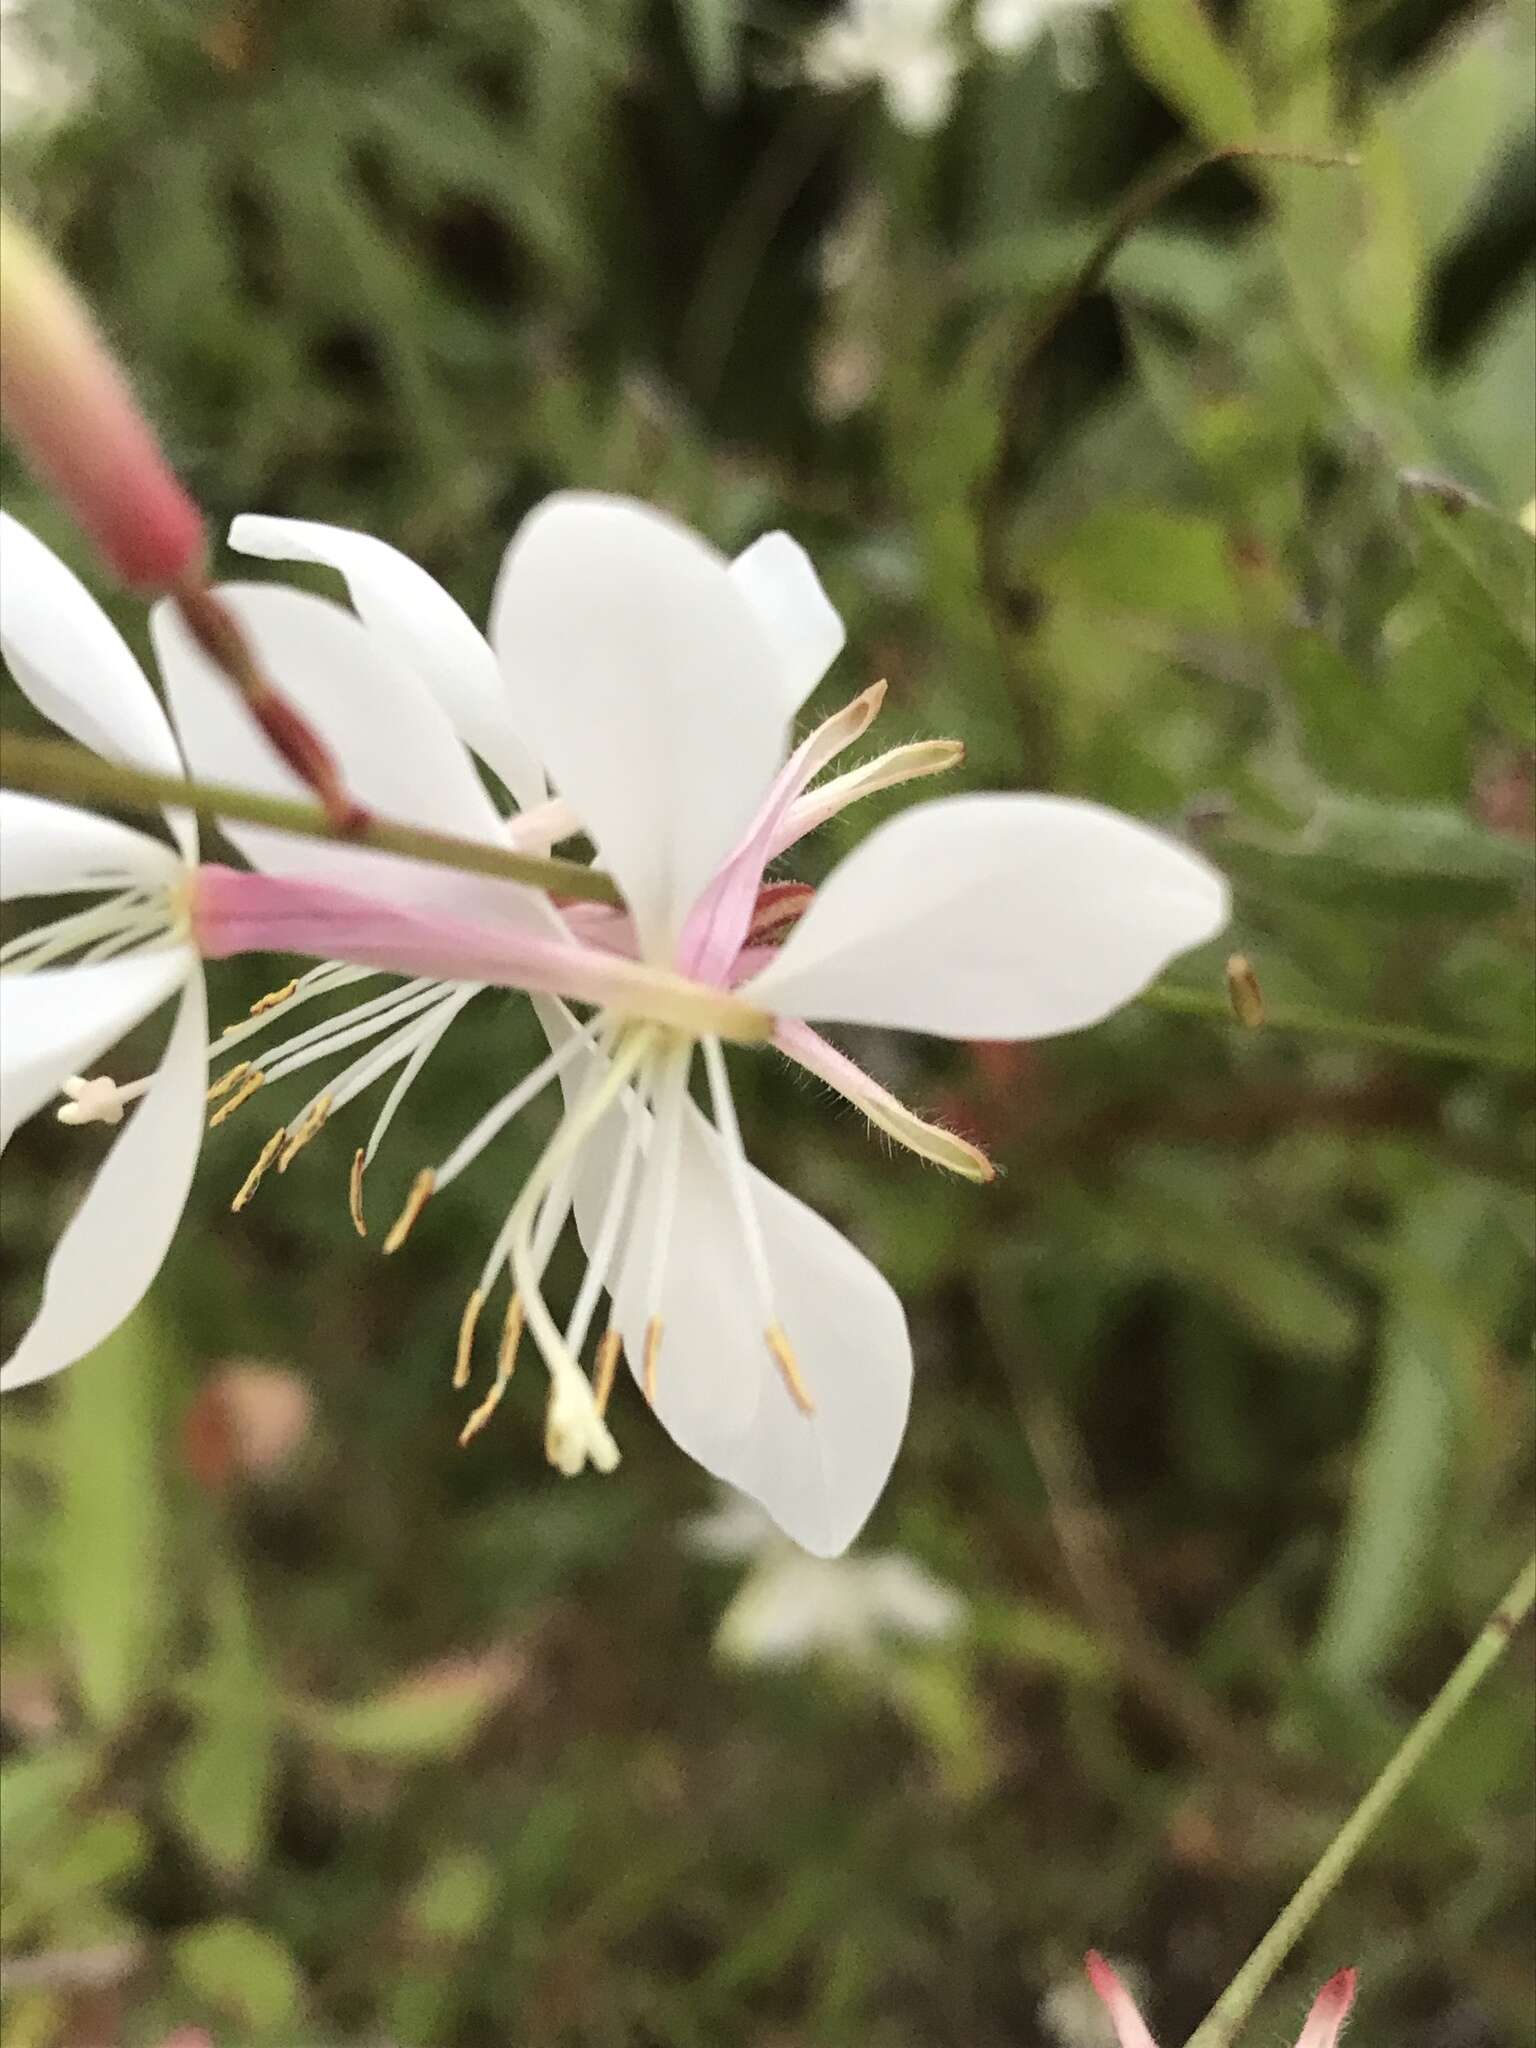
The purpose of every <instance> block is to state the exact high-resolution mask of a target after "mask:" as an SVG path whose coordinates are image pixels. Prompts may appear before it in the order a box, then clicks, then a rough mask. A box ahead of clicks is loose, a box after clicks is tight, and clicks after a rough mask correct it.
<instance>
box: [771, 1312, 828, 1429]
mask: <svg viewBox="0 0 1536 2048" xmlns="http://www.w3.org/2000/svg"><path fill="white" fill-rule="evenodd" d="M763 1335H764V1336H765V1337H766V1338H767V1340H768V1349H769V1350H770V1351H771V1352H772V1353H773V1362H774V1364H775V1365H776V1366H777V1367H778V1368H779V1375H780V1377H781V1378H782V1380H783V1382H784V1384H785V1386H786V1387H787V1388H788V1390H789V1398H790V1399H791V1400H792V1401H793V1402H794V1404H795V1406H796V1407H797V1408H798V1409H799V1410H800V1413H801V1414H802V1415H814V1414H815V1413H816V1403H815V1402H814V1401H813V1400H812V1399H811V1390H810V1388H809V1387H808V1386H807V1385H806V1384H805V1381H804V1380H803V1379H802V1378H801V1377H800V1365H799V1361H798V1360H797V1359H796V1357H795V1354H794V1350H793V1348H792V1347H791V1345H790V1341H789V1339H788V1337H787V1336H786V1335H785V1334H784V1329H783V1326H782V1325H781V1324H779V1323H770V1324H769V1325H768V1328H767V1329H766V1330H765V1331H764V1332H763Z"/></svg>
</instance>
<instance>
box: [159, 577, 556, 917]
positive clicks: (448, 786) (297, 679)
mask: <svg viewBox="0 0 1536 2048" xmlns="http://www.w3.org/2000/svg"><path fill="white" fill-rule="evenodd" d="M219 595H220V596H221V597H222V598H223V599H224V601H225V602H226V603H227V604H228V605H229V607H230V609H231V610H232V611H233V612H234V614H235V616H236V618H237V619H238V620H239V622H240V624H241V626H242V627H243V628H244V630H245V633H246V635H247V637H248V639H249V640H250V642H251V645H252V647H253V649H254V650H255V654H256V657H257V661H258V663H259V664H260V666H261V667H262V668H263V670H264V671H265V672H266V674H267V675H269V676H270V677H271V679H272V681H273V683H274V684H275V685H276V686H277V687H278V689H280V690H281V691H282V692H283V694H284V695H285V696H286V697H288V698H289V699H290V700H291V701H292V702H293V704H294V705H295V706H296V707H297V708H298V710H300V711H301V712H302V713H303V714H304V716H305V717H306V718H307V719H308V720H309V721H310V723H311V724H312V725H313V726H314V727H315V729H316V731H317V732H318V733H319V735H320V737H321V738H322V739H323V740H324V741H325V742H326V744H327V745H328V746H329V747H330V748H331V750H332V751H333V753H334V754H335V756H336V760H337V763H338V765H339V767H340V770H341V776H342V780H343V782H344V783H345V784H346V786H347V788H348V789H349V790H350V792H351V793H352V795H353V796H355V797H356V798H357V800H358V801H359V802H360V803H362V804H363V805H364V806H365V807H366V808H367V809H369V810H371V811H373V812H376V813H377V815H378V816H380V817H381V818H388V819H393V820H395V821H397V822H400V823H404V824H411V825H424V826H427V827H430V828H431V829H433V830H435V831H439V832H452V833H456V834H458V835H459V836H460V837H461V838H465V839H479V840H486V841H493V842H499V841H500V838H501V822H500V820H499V818H498V817H497V815H496V808H495V806H494V804H493V803H492V802H491V799H490V797H489V796H488V795H487V793H486V791H485V789H484V788H483V786H482V785H481V782H480V779H479V777H478V776H477V775H476V774H475V771H474V767H473V765H472V763H471V761H470V759H469V756H468V755H467V754H466V752H465V751H464V747H463V744H462V743H461V741H460V740H459V739H458V737H457V736H456V734H455V733H454V731H453V728H452V726H451V725H450V724H449V722H448V718H447V715H446V714H445V713H444V712H443V710H442V709H441V708H440V706H439V705H438V704H437V703H436V702H435V701H434V699H433V698H432V696H431V695H430V693H429V692H428V690H427V688H426V686H425V684H423V683H422V682H421V681H420V679H419V678H418V676H417V675H416V673H415V671H414V670H413V669H412V668H411V667H410V666H409V665H408V664H407V663H406V662H405V661H404V660H402V659H401V658H399V657H398V656H396V655H395V654H393V653H392V652H391V651H390V650H389V649H388V648H387V647H385V646H383V645H381V643H380V641H379V639H378V636H377V635H376V634H373V633H371V632H370V631H369V630H368V628H367V627H366V626H365V625H363V624H362V622H361V621H360V620H358V619H356V618H354V617H353V615H352V614H351V613H350V612H348V611H345V610H344V609H343V608H342V607H341V606H340V605H338V604H332V603H331V602H330V601H329V600H328V599H326V598H323V597H314V596H311V595H310V594H309V593H308V592H307V591H302V590H288V589H284V588H282V587H281V586H279V585H277V584H263V585H256V584H232V585H228V586H226V587H224V588H223V589H222V590H221V591H220V593H219ZM151 626H152V629H153V632H154V637H155V646H156V649H157V652H158V654H159V657H160V665H161V669H162V671H163V673H164V676H165V682H166V688H167V690H168V691H169V693H170V699H171V706H172V709H173V710H174V712H175V716H176V724H177V729H178V730H179V732H180V734H181V739H182V744H183V745H184V746H185V748H186V750H187V759H188V762H189V763H190V764H191V767H192V769H193V772H194V773H195V774H197V775H200V776H202V777H204V778H205V779H207V780H210V781H220V782H230V783H235V784H238V785H239V786H240V787H241V788H243V789H247V790H256V791H261V792H268V793H271V794H273V795H280V796H288V797H303V796H305V795H306V794H307V792H306V791H305V790H304V789H303V787H302V786H301V784H300V783H299V780H298V778H297V777H296V776H295V774H294V773H293V771H292V769H290V768H289V767H288V766H287V765H286V764H285V763H284V762H282V761H280V760H279V759H278V756H277V754H276V753H275V752H274V750H273V748H272V747H271V745H270V744H269V742H268V741H267V739H266V738H265V736H264V735H263V734H262V732H261V731H260V730H259V728H258V727H257V725H256V723H255V721H254V720H253V719H252V718H251V716H250V714H249V713H248V711H247V710H246V708H245V706H244V704H243V703H242V702H241V701H240V699H239V697H238V696H237V695H236V694H235V692H234V691H233V690H231V689H230V687H229V685H228V683H227V682H226V681H225V679H224V678H223V676H221V675H220V673H219V672H218V670H217V669H216V668H215V667H214V665H213V664H212V662H211V661H210V660H209V659H208V657H207V655H206V654H204V653H203V651H202V649H201V648H200V647H199V646H198V645H197V644H196V642H195V641H194V640H193V638H192V636H191V634H190V633H188V631H187V629H186V627H185V626H184V625H183V624H182V622H181V620H180V618H179V617H178V616H177V615H176V613H175V611H174V610H173V609H172V608H171V607H170V606H169V605H164V604H162V605H158V606H157V607H156V608H155V611H154V613H153V614H152V616H151ZM225 830H226V832H227V834H228V837H229V838H230V839H231V840H233V841H234V843H235V845H237V846H238V847H239V848H240V850H241V852H242V853H243V854H244V855H245V856H246V858H247V859H248V860H249V861H251V862H252V863H253V865H255V866H256V867H259V868H264V869H266V870H267V871H268V872H270V873H274V874H287V875H304V876H310V877H315V878H320V879H323V880H325V881H327V882H330V883H333V884H334V885H335V886H337V887H339V888H351V889H357V890H361V891H364V892H368V891H372V892H374V893H375V894H377V895H380V896H383V897H386V898H389V899H391V900H394V901H399V902H405V903H410V904H413V905H416V906H418V907H423V908H425V907H430V906H432V905H435V904H444V905H446V904H451V905H452V906H453V908H454V910H455V912H456V913H457V914H459V915H461V916H472V915H477V914H483V915H491V916H502V917H506V918H509V919H512V920H520V921H521V922H523V923H524V924H525V925H526V924H533V923H537V924H539V925H540V926H541V927H547V926H548V924H549V922H550V919H551V918H552V916H553V913H552V912H550V911H549V908H548V905H547V903H546V902H545V901H544V899H543V898H540V897H538V896H536V895H535V894H534V893H533V892H532V891H530V890H526V889H520V888H518V887H517V886H516V885H515V884H513V883H509V882H500V881H497V880H496V879H495V878H494V877H489V876H487V877H483V878H478V879H477V878H474V877H471V876H468V875H463V874H459V873H457V872H455V871H452V870H448V869H442V868H439V869H436V870H434V869H432V868H430V867H428V866H426V865H425V864H423V863H421V862H412V861H407V860H402V859H397V858H396V857H394V856H393V855H387V854H377V853H370V852H368V851H367V850H366V849H365V848H363V847H353V846H339V845H336V844H334V843H332V842H321V841H318V840H309V839H298V838H295V837H293V836H292V835H291V834H288V833H283V832H274V831H271V830H269V829H268V828H266V827H262V826H255V825H240V824H229V825H227V826H226V827H225Z"/></svg>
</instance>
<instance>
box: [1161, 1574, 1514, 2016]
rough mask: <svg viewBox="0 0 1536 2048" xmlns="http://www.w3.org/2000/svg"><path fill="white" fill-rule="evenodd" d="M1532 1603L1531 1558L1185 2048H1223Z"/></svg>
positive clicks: (1494, 1661) (1495, 1661)
mask: <svg viewBox="0 0 1536 2048" xmlns="http://www.w3.org/2000/svg"><path fill="white" fill-rule="evenodd" d="M1533 1605H1536V1557H1533V1558H1531V1560H1530V1561H1529V1563H1528V1564H1527V1565H1526V1567H1525V1570H1524V1571H1523V1572H1522V1573H1521V1574H1520V1576H1519V1578H1518V1579H1516V1581H1515V1583H1514V1584H1513V1585H1512V1586H1511V1587H1510V1589H1509V1591H1508V1592H1507V1593H1506V1594H1505V1596H1504V1598H1503V1599H1502V1600H1501V1601H1500V1602H1499V1604H1498V1606H1497V1607H1496V1608H1495V1609H1494V1610H1493V1613H1492V1614H1491V1615H1490V1616H1489V1617H1488V1619H1487V1621H1486V1622H1485V1623H1484V1624H1483V1627H1482V1631H1481V1633H1480V1634H1479V1635H1478V1637H1477V1640H1476V1641H1475V1642H1474V1643H1473V1645H1472V1647H1471V1648H1470V1649H1469V1650H1468V1651H1467V1653H1466V1655H1465V1656H1464V1657H1463V1658H1462V1660H1461V1662H1460V1663H1459V1664H1458V1665H1457V1666H1456V1669H1455V1670H1454V1671H1453V1672H1452V1673H1451V1675H1450V1677H1449V1678H1448V1679H1447V1680H1446V1681H1445V1684H1444V1685H1443V1686H1441V1688H1440V1690H1439V1692H1438V1693H1436V1695H1435V1697H1434V1698H1433V1699H1432V1700H1431V1701H1430V1703H1429V1705H1428V1706H1427V1707H1426V1708H1425V1710H1424V1712H1423V1713H1422V1714H1421V1715H1420V1716H1419V1718H1418V1720H1417V1721H1416V1722H1415V1723H1414V1724H1413V1726H1412V1728H1410V1729H1409V1731H1408V1733H1407V1735H1406V1736H1404V1738H1403V1741H1402V1743H1401V1744H1400V1745H1399V1747H1398V1750H1397V1753H1396V1755H1395V1756H1393V1758H1392V1760H1391V1762H1390V1763H1389V1764H1388V1765H1387V1767H1386V1769H1385V1770H1384V1771H1383V1772H1382V1773H1381V1776H1380V1777H1379V1778H1378V1779H1377V1780H1376V1782H1375V1784H1374V1785H1372V1787H1371V1789H1370V1790H1369V1791H1368V1792H1367V1793H1366V1795H1365V1797H1364V1798H1363V1799H1362V1800H1361V1801H1360V1804H1359V1805H1358V1806H1357V1807H1356V1808H1355V1810H1354V1812H1353V1813H1352V1814H1351V1815H1350V1817H1349V1819H1348V1820H1347V1821H1345V1823H1344V1825H1343V1827H1342V1828H1340V1830H1339V1832H1338V1833H1337V1834H1336V1835H1335V1836H1334V1838H1333V1840H1332V1842H1331V1843H1330V1844H1329V1845H1328V1847H1327V1848H1326V1849H1325V1850H1324V1851H1323V1854H1322V1856H1321V1858H1320V1859H1319V1861H1318V1862H1317V1863H1316V1864H1315V1865H1314V1867H1313V1868H1312V1870H1311V1871H1310V1872H1309V1874H1308V1875H1307V1877H1306V1878H1304V1879H1303V1881H1302V1884H1301V1888H1300V1890H1299V1891H1298V1892H1297V1893H1296V1895H1295V1897H1294V1898H1293V1899H1292V1900H1291V1902H1290V1904H1289V1905H1288V1906H1287V1907H1286V1909H1285V1911H1284V1912H1283V1913H1282V1914H1281V1915H1280V1917H1279V1919H1278V1920H1277V1921H1276V1922H1275V1924H1274V1926H1273V1927H1271V1928H1270V1930H1269V1932H1268V1934H1266V1935H1265V1937H1264V1939H1263V1940H1262V1941H1261V1942H1260V1943H1259V1945H1258V1947H1257V1948H1256V1949H1255V1950H1254V1952H1253V1954H1252V1955H1251V1956H1250V1957H1249V1958H1248V1960H1247V1962H1246V1963H1244V1965H1243V1967H1242V1968H1241V1969H1240V1970H1239V1971H1238V1973H1237V1975H1236V1976H1235V1977H1234V1978H1233V1979H1232V1982H1231V1983H1230V1984H1229V1985H1228V1986H1227V1988H1226V1990H1225V1991H1224V1992H1223V1993H1222V1994H1221V1996H1220V1998H1218V1999H1217V2001H1216V2003H1215V2005H1214V2007H1213V2008H1212V2009H1211V2012H1210V2013H1209V2014H1208V2016H1207V2017H1206V2018H1205V2019H1204V2020H1203V2021H1202V2022H1201V2024H1200V2025H1199V2026H1198V2027H1197V2028H1196V2029H1195V2031H1194V2033H1193V2034H1192V2035H1191V2037H1190V2040H1189V2044H1188V2048H1229V2044H1230V2043H1231V2042H1232V2041H1233V2040H1235V2039H1236V2036H1237V2029H1238V2028H1239V2027H1240V2026H1242V2024H1243V2022H1244V2021H1245V2020H1246V2019H1247V2018H1248V2016H1249V2014H1250V2013H1251V2012H1252V2011H1253V2008H1254V2006H1255V2005H1256V2004H1257V2003H1258V2001H1259V1999H1260V1998H1261V1997H1262V1996H1263V1994H1264V1992H1265V1990H1266V1989H1267V1987H1268V1985H1269V1982H1270V1979H1271V1978H1272V1977H1273V1976H1274V1974H1275V1972H1276V1971H1277V1970H1278V1969H1279V1967H1280V1965H1281V1964H1282V1963H1283V1962H1284V1961H1285V1959H1286V1957H1287V1956H1288V1955H1289V1954H1290V1952H1291V1950H1292V1948H1293V1947H1294V1946H1295V1945H1296V1943H1297V1941H1298V1940H1299V1939H1300V1938H1301V1936H1302V1934H1303V1933H1304V1932H1305V1930H1306V1928H1307V1926H1308V1925H1309V1923H1310V1922H1311V1920H1312V1918H1313V1916H1314V1914H1315V1913H1316V1912H1317V1910H1318V1908H1319V1907H1320V1906H1321V1905H1322V1904H1323V1903H1324V1901H1325V1900H1326V1899H1327V1898H1328V1896H1329V1894H1330V1893H1331V1892H1332V1891H1333V1890H1334V1889H1335V1887H1336V1886H1337V1885H1338V1884H1339V1882H1340V1880H1341V1879H1342V1878H1343V1876H1344V1874H1345V1872H1346V1871H1347V1870H1348V1869H1349V1866H1350V1865H1351V1864H1352V1863H1353V1862H1354V1860H1355V1858H1356V1856H1358V1855H1359V1853H1360V1851H1361V1849H1363V1848H1364V1846H1365V1844H1366V1843H1367V1842H1368V1841H1369V1840H1370V1838H1371V1835H1372V1834H1373V1833H1374V1832H1375V1829H1376V1827H1377V1824H1378V1823H1379V1822H1380V1820H1381V1819H1382V1816H1383V1815H1384V1814H1385V1813H1386V1811H1387V1809H1388V1807H1390V1806H1391V1804H1392V1802H1393V1801H1394V1800H1395V1799H1396V1798H1397V1795H1398V1794H1399V1793H1400V1792H1401V1791H1402V1789H1403V1787H1404V1786H1405V1785H1406V1784H1407V1783H1408V1780H1409V1779H1410V1778H1411V1777H1412V1776H1413V1774H1414V1772H1415V1771H1417V1769H1418V1768H1419V1766H1420V1764H1422V1763H1423V1761H1424V1759H1425V1757H1426V1756H1427V1755H1428V1754H1429V1752H1430V1750H1431V1749H1432V1748H1433V1747H1434V1745H1435V1743H1436V1742H1438V1741H1439V1739H1440V1737H1441V1736H1442V1735H1443V1734H1444V1733H1445V1730H1446V1729H1447V1728H1448V1727H1449V1726H1450V1724H1451V1722H1452V1721H1453V1720H1454V1719H1455V1718H1456V1716H1457V1714H1459V1713H1460V1711H1461V1709H1462V1708H1463V1707H1464V1706H1465V1705H1466V1703H1467V1701H1468V1700H1469V1699H1470V1698H1471V1697H1472V1695H1473V1693H1474V1692H1476V1690H1477V1688H1478V1686H1479V1685H1481V1683H1482V1681H1483V1680H1484V1679H1485V1678H1486V1677H1487V1675H1488V1673H1489V1672H1490V1671H1491V1670H1492V1669H1493V1667H1494V1665H1495V1664H1497V1663H1498V1661H1499V1659H1500V1658H1501V1657H1502V1656H1503V1654H1504V1652H1505V1650H1506V1649H1507V1648H1508V1647H1509V1639H1510V1637H1511V1636H1512V1635H1513V1634H1514V1632H1515V1630H1516V1629H1517V1628H1518V1627H1519V1626H1520V1624H1521V1622H1522V1621H1524V1620H1525V1618H1526V1616H1527V1615H1528V1614H1529V1613H1530V1611H1531V1608H1532V1606H1533Z"/></svg>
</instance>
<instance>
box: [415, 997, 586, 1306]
mask: <svg viewBox="0 0 1536 2048" xmlns="http://www.w3.org/2000/svg"><path fill="white" fill-rule="evenodd" d="M593 1049H594V1048H593V1044H592V1040H591V1037H590V1036H589V1035H588V1033H587V1032H585V1031H583V1032H578V1033H577V1034H576V1035H575V1036H574V1037H572V1038H569V1039H567V1040H566V1042H565V1044H564V1045H559V1046H556V1047H555V1049H554V1051H553V1052H551V1053H548V1054H547V1055H546V1056H545V1057H544V1058H543V1059H542V1060H540V1062H539V1064H538V1065H537V1066H536V1067H535V1068H534V1069H533V1072H532V1073H531V1074H525V1075H524V1076H523V1078H522V1080H521V1081H519V1082H518V1084H517V1086H516V1087H515V1088H509V1089H508V1090H507V1092H506V1094H505V1095H503V1096H502V1098H501V1100H500V1101H499V1102H495V1103H493V1104H492V1105H491V1107H490V1108H489V1109H488V1110H487V1111H486V1112H485V1115H484V1116H483V1117H481V1119H480V1121H479V1122H478V1123H477V1124H476V1125H475V1126H474V1127H473V1129H472V1130H470V1131H468V1132H467V1133H466V1134H465V1136H464V1137H463V1138H461V1139H460V1140H459V1142H458V1144H457V1145H455V1147H454V1148H453V1150H452V1151H451V1152H450V1153H449V1154H448V1157H447V1158H446V1159H445V1160H444V1161H443V1163H442V1165H441V1166H440V1167H439V1168H438V1169H437V1180H436V1185H437V1187H438V1188H439V1189H442V1188H445V1187H447V1185H448V1183H449V1182H450V1181H453V1180H457V1179H458V1177H459V1175H460V1174H461V1173H462V1172H463V1171H464V1169H465V1167H466V1166H470V1165H472V1164H473V1163H474V1161H475V1160H476V1159H478V1158H479V1156H480V1154H481V1153H482V1152H483V1151H484V1150H485V1148H486V1146H487V1145H489V1144H490V1142H491V1140H492V1139H493V1138H494V1137H496V1136H497V1135H498V1134H499V1133H500V1132H501V1131H502V1130H503V1129H505V1127H506V1126H507V1125H508V1124H509V1123H510V1122H511V1121H512V1119H513V1117H515V1116H516V1115H517V1113H518V1112H519V1110H522V1109H526V1108H527V1106H528V1104H529V1103H530V1102H532V1101H533V1099H534V1097H535V1096H536V1095H539V1094H542V1092H543V1091H544V1089H546V1088H547V1087H548V1086H549V1084H550V1082H551V1081H553V1080H554V1079H555V1077H556V1075H557V1074H559V1073H560V1072H561V1071H562V1070H563V1069H564V1068H566V1067H568V1066H569V1065H570V1063H571V1061H572V1060H573V1059H575V1057H576V1055H577V1053H578V1052H588V1053H590V1052H592V1051H593ZM494 1264H498V1265H499V1264H500V1260H499V1259H498V1260H496V1261H494Z"/></svg>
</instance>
